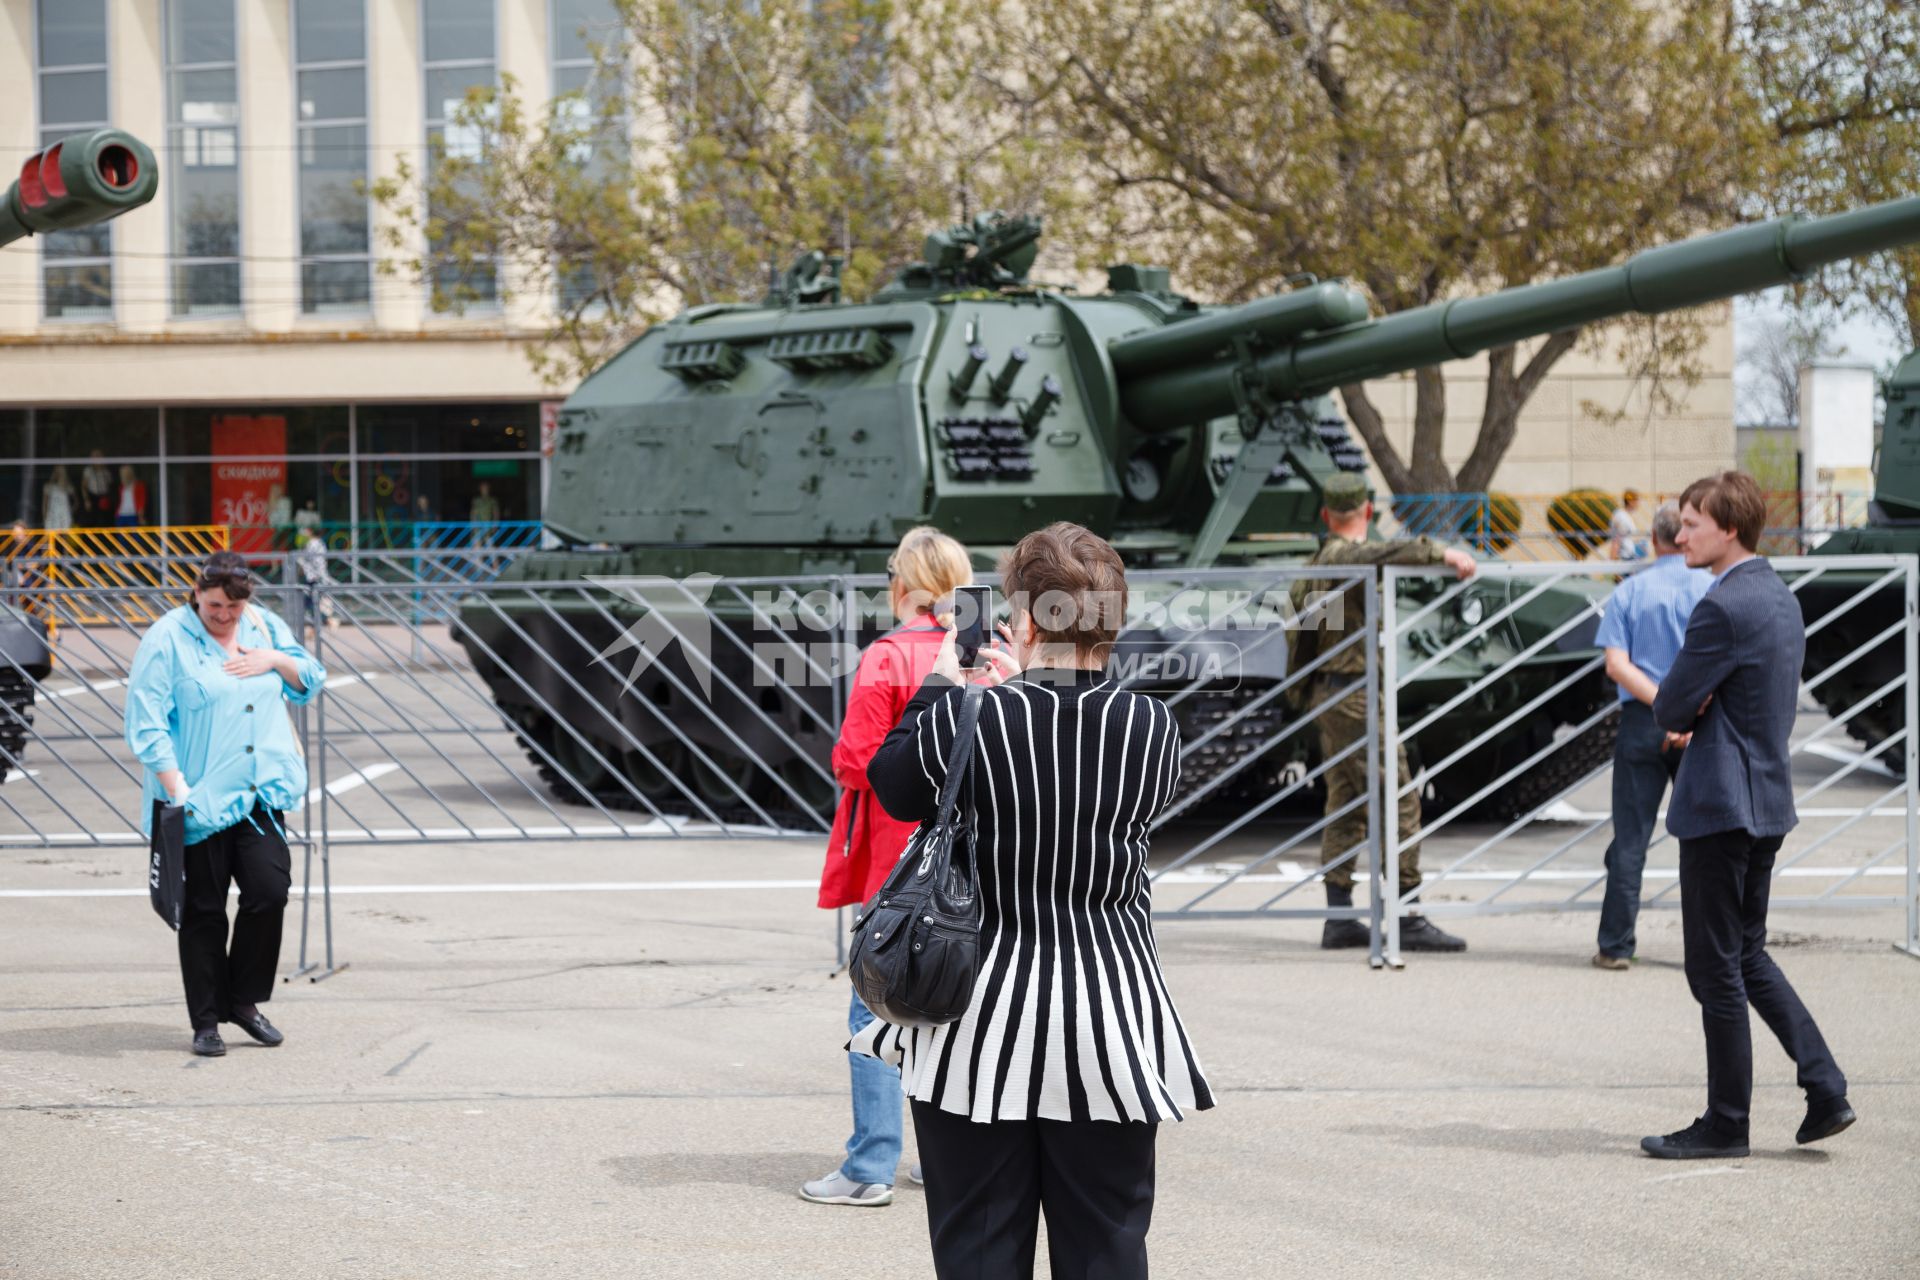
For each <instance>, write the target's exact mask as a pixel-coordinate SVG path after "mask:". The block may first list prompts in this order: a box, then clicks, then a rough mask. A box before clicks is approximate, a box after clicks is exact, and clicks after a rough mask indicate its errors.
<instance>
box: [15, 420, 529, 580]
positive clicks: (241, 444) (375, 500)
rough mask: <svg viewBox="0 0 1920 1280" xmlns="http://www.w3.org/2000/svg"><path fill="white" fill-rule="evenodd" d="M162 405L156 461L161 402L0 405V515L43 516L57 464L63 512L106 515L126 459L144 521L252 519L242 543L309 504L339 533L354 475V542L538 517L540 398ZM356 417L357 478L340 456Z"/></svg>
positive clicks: (263, 546)
mask: <svg viewBox="0 0 1920 1280" xmlns="http://www.w3.org/2000/svg"><path fill="white" fill-rule="evenodd" d="M164 412H165V421H166V452H165V459H164V466H163V460H162V457H161V449H160V422H161V413H162V411H161V410H160V409H157V408H62V409H37V410H24V409H5V410H0V523H5V522H11V521H12V520H13V519H15V518H26V519H27V520H28V521H29V523H30V524H31V525H32V527H36V528H38V527H41V522H42V521H43V520H44V519H45V513H44V511H43V508H44V507H45V505H46V502H45V499H44V497H43V491H44V489H45V487H46V485H47V483H48V482H49V481H50V480H51V479H52V477H53V472H54V468H56V467H63V468H64V469H65V472H66V480H67V483H68V486H69V487H70V489H71V491H72V497H71V502H70V504H69V514H70V515H71V516H72V523H73V524H74V525H77V526H82V527H85V526H88V525H90V524H96V525H97V524H103V523H104V524H109V525H111V524H113V523H114V522H115V517H116V516H117V515H118V514H119V507H120V505H121V504H120V490H121V477H120V467H121V466H122V465H123V464H124V465H131V466H132V467H133V469H134V479H135V480H136V481H137V482H138V483H139V485H140V486H141V488H142V489H143V491H144V497H145V503H144V507H143V508H141V509H140V511H139V512H138V514H139V515H140V517H141V519H142V520H143V521H144V522H145V523H147V524H150V525H151V524H159V523H160V522H161V521H162V520H163V519H164V520H165V521H166V522H167V523H169V524H173V525H207V524H224V525H228V526H230V527H233V528H236V529H240V528H247V529H253V530H256V531H257V532H255V533H253V534H249V535H248V540H247V541H246V544H245V545H246V547H248V548H256V549H259V550H263V551H264V550H269V549H275V548H278V547H280V546H282V545H283V544H284V543H286V542H288V541H290V540H291V530H292V528H294V527H296V526H297V525H298V524H299V523H301V521H300V520H299V519H298V516H299V513H300V512H301V511H302V510H303V509H306V508H307V507H308V504H309V503H311V504H312V509H313V511H314V512H316V513H317V516H318V519H319V520H320V521H321V522H322V523H323V524H324V525H325V526H326V530H325V532H326V534H327V537H328V539H329V541H330V542H332V543H334V544H335V545H340V546H344V545H347V539H348V537H349V536H350V528H349V527H350V526H353V525H354V521H355V515H356V503H355V492H354V490H355V487H356V486H355V481H356V479H357V481H358V484H357V488H358V503H357V513H358V523H357V526H355V527H354V528H353V530H352V531H351V532H353V533H357V540H358V542H359V544H360V545H362V546H367V547H375V546H396V547H406V546H413V545H415V543H414V541H413V540H412V533H411V526H412V525H413V523H414V522H416V521H421V520H429V521H433V522H452V523H466V522H468V521H471V520H473V519H475V518H476V516H477V517H479V518H480V519H488V518H491V519H494V520H501V521H518V520H538V519H539V518H540V456H539V453H538V451H537V449H536V447H535V441H536V440H537V439H538V436H539V406H538V405H537V404H463V405H444V404H442V405H364V406H359V407H358V408H357V409H350V408H349V407H348V406H346V405H293V406H286V405H282V406H264V407H263V406H252V405H245V406H231V405H229V406H216V407H207V406H196V407H180V406H170V407H168V408H167V409H166V410H165V411H164ZM356 416H357V417H358V421H359V430H360V441H359V443H360V449H359V452H360V454H361V461H360V469H359V474H358V476H357V477H356V476H355V474H354V467H353V463H352V461H351V460H350V455H351V453H352V451H353V450H352V447H351V446H352V438H353V432H352V429H351V426H350V424H351V423H352V422H353V421H354V418H355V417H356ZM162 497H164V498H165V503H164V506H163V504H162V501H161V500H162ZM422 499H424V500H425V505H424V507H423V506H422V505H421V501H422ZM276 530H277V531H278V532H275V531H276ZM243 549H245V548H243Z"/></svg>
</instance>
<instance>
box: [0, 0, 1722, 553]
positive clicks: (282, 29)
mask: <svg viewBox="0 0 1920 1280" xmlns="http://www.w3.org/2000/svg"><path fill="white" fill-rule="evenodd" d="M612 16H613V0H0V84H10V85H19V86H30V87H31V92H30V94H23V95H21V100H22V101H28V102H30V104H31V109H30V110H19V111H15V112H12V113H8V114H3V115H0V160H5V161H7V163H6V165H5V170H14V169H17V167H18V164H19V162H20V161H23V160H24V159H25V157H26V156H27V155H28V154H30V153H31V152H33V151H35V150H36V149H38V148H39V147H41V146H42V145H46V144H48V143H50V142H52V141H56V140H58V139H59V138H61V137H64V136H67V135H69V134H72V133H75V132H79V131H82V130H85V129H89V128H95V127H99V126H101V125H103V124H113V125H117V126H119V127H122V128H126V129H129V130H131V131H132V132H134V133H136V134H137V135H139V136H140V137H141V138H143V139H144V140H145V141H147V142H148V143H149V145H151V146H152V147H153V148H154V151H155V153H156V155H157V157H158V158H159V160H160V163H161V165H162V168H163V172H162V174H161V186H160V193H159V195H158V197H156V199H155V200H154V202H153V203H152V204H151V205H150V206H148V207H146V208H143V209H140V210H136V211H135V212H133V213H132V214H129V215H128V216H126V217H124V218H121V219H119V220H117V221H115V222H113V223H111V224H108V225H104V226H100V227H96V228H92V229H89V230H86V231H82V232H73V233H63V234H56V235H49V236H43V237H36V238H34V239H32V240H29V241H25V242H22V243H19V244H16V245H13V246H11V247H8V248H5V249H0V520H10V519H13V518H15V517H16V516H18V517H20V518H24V519H25V520H26V521H27V522H28V523H29V524H30V525H35V526H40V525H46V524H49V523H57V519H58V518H71V519H73V520H74V521H75V522H76V523H80V522H85V521H105V522H107V523H112V522H114V521H116V520H121V519H123V518H124V515H125V507H126V506H127V505H128V503H129V502H130V501H131V502H133V504H134V505H135V506H137V507H138V510H137V512H135V518H136V519H138V520H139V521H142V522H144V523H148V524H158V523H168V524H173V525H194V524H240V525H246V524H266V523H270V522H271V523H279V521H278V520H277V519H275V517H274V511H275V508H276V507H279V509H280V510H281V512H282V513H283V514H284V512H285V511H286V510H288V509H290V510H291V511H294V512H298V511H300V510H301V509H303V508H306V507H308V506H309V504H311V505H312V507H313V509H315V510H316V511H317V512H318V514H319V517H320V518H321V519H322V520H323V521H325V522H326V523H327V524H328V525H330V526H333V527H335V528H336V529H340V530H345V531H346V532H347V536H349V537H358V536H359V531H366V530H372V531H374V533H375V535H377V534H378V531H380V530H381V529H384V528H390V527H392V526H395V525H399V524H403V523H406V522H409V521H413V520H418V519H421V518H423V517H425V518H431V519H434V520H461V519H466V518H468V517H469V515H471V514H472V513H473V512H474V511H475V510H476V509H477V508H476V507H475V502H476V499H481V500H483V501H484V499H488V498H490V499H492V501H493V503H494V506H492V507H490V508H486V509H488V510H492V511H493V512H494V513H495V514H496V515H497V517H498V518H500V519H507V520H513V519H525V520H537V519H539V518H540V516H541V514H542V511H541V494H542V491H543V486H542V482H541V470H542V465H543V464H542V453H541V448H540V445H541V438H542V436H541V423H542V418H543V413H548V412H550V406H551V404H552V403H553V402H555V401H557V400H558V399H559V398H560V397H561V395H562V394H563V393H564V389H554V388H551V387H547V386H543V385H542V384H541V382H540V381H539V379H538V378H537V377H536V375H535V374H534V372H533V371H532V368H531V366H530V365H529V363H528V361H527V360H526V358H525V355H524V345H525V342H526V341H527V339H528V338H529V336H530V335H532V334H535V333H538V332H540V331H542V330H543V329H544V328H545V327H546V324H547V320H548V315H549V308H548V306H547V303H546V301H545V300H544V299H542V298H540V297H538V296H534V293H533V291H527V290H514V289H512V288H510V287H509V288H507V289H505V290H504V291H503V290H500V289H498V288H497V287H496V286H497V285H498V284H499V283H500V282H498V281H495V280H493V279H492V278H491V277H490V276H487V275H485V274H484V273H483V275H482V277H481V278H480V279H478V280H469V281H467V282H466V283H467V284H468V285H470V286H474V287H476V288H477V290H478V292H479V293H480V294H481V301H480V302H479V303H478V304H477V305H473V306H470V307H468V308H467V310H466V311H465V313H464V314H462V315H460V316H450V315H440V314H434V313H433V312H432V311H431V310H430V308H429V306H428V290H427V288H426V287H425V286H424V285H423V284H422V283H421V282H419V281H416V280H414V279H412V278H411V277H410V276H408V275H407V274H405V273H400V274H395V273H391V272H383V271H382V270H381V269H380V260H381V259H382V258H391V259H404V258H406V257H408V256H411V254H417V253H418V252H419V250H420V249H421V248H423V245H422V243H421V241H420V238H419V237H420V235H421V234H423V233H421V232H420V231H419V230H418V229H417V228H415V227H410V226H408V225H406V224H404V223H400V222H392V223H389V222H387V221H385V219H386V218H387V217H388V215H386V214H385V213H384V212H383V211H382V210H381V209H380V208H379V207H378V206H377V205H376V204H374V203H373V202H371V201H369V200H368V199H367V197H366V196H365V194H364V184H365V183H366V182H367V181H370V180H373V179H377V178H378V177H380V176H383V175H389V174H392V173H393V172H394V170H395V167H396V165H397V164H398V162H399V161H400V160H401V159H403V158H404V159H407V160H408V161H410V162H411V163H412V165H413V167H414V169H415V170H416V171H418V170H420V169H422V168H423V167H424V165H425V163H426V157H427V144H428V139H429V138H430V137H433V136H436V135H441V136H445V133H446V129H447V121H448V119H449V117H450V116H451V115H452V112H453V110H454V107H455V106H456V105H457V104H458V103H459V102H460V100H461V99H462V98H463V97H464V95H465V93H466V91H467V89H468V88H469V87H470V86H472V85H476V84H489V83H494V82H496V81H498V80H499V78H500V77H502V76H511V77H512V78H513V79H514V81H515V82H516V83H517V84H518V86H519V87H520V89H521V91H522V93H523V94H524V95H525V96H526V97H527V98H528V99H529V100H541V99H544V98H547V97H549V96H551V95H553V94H554V93H557V92H561V91H564V90H568V89H573V88H578V87H581V86H582V85H583V84H584V83H585V78H586V76H587V75H588V74H589V71H590V69H591V56H590V48H589V43H590V41H591V40H592V38H593V37H594V35H595V34H596V32H597V31H602V30H605V29H606V24H609V23H610V22H611V21H612ZM447 141H448V143H449V145H458V139H457V138H454V137H450V136H449V137H448V138H447ZM0 171H4V170H0ZM395 239H397V241H398V244H399V245H400V249H399V250H398V251H395V250H394V249H391V248H389V247H388V246H389V244H390V243H391V242H392V241H393V240H395ZM1177 265H1178V264H1175V266H1176V268H1177ZM1176 274H1177V271H1176ZM564 278H565V276H564V274H563V279H564ZM505 283H507V284H508V285H511V283H512V282H511V281H507V282H505ZM563 287H564V286H563ZM503 298H504V300H503ZM1714 315H1715V317H1716V318H1715V319H1714V321H1713V324H1712V326H1711V336H1710V338H1709V342H1708V346H1707V349H1706V352H1705V354H1704V359H1703V361H1702V364H1703V366H1704V368H1705V370H1706V377H1705V378H1704V379H1703V380H1702V381H1701V382H1700V383H1699V384H1697V385H1696V386H1695V387H1694V388H1693V389H1692V391H1691V392H1690V394H1689V395H1688V396H1687V398H1686V402H1685V405H1684V406H1683V408H1682V409H1681V410H1680V411H1679V412H1678V413H1662V414H1659V415H1653V414H1650V413H1648V412H1646V411H1645V408H1644V395H1645V390H1644V388H1643V387H1640V386H1639V385H1638V384H1636V383H1635V382H1634V380H1633V379H1631V378H1630V377H1628V375H1627V372H1626V370H1625V368H1624V367H1623V366H1622V365H1620V364H1619V363H1618V362H1617V361H1609V360H1608V359H1607V358H1605V357H1603V356H1594V355H1590V354H1586V353H1575V354H1573V355H1570V356H1568V357H1567V358H1566V359H1565V360H1564V361H1562V363H1561V365H1560V367H1559V369H1558V370H1557V371H1556V373H1555V374H1554V375H1553V376H1552V377H1551V378H1549V379H1548V380H1547V381H1546V382H1545V383H1544V384H1543V385H1542V386H1541V388H1540V389H1539V391H1538V392H1537V393H1536V395H1535V396H1534V397H1533V399H1532V400H1531V401H1530V403H1529V404H1528V405H1527V407H1526V410H1525V413H1524V414H1523V415H1522V418H1521V421H1520V428H1519V433H1518V437H1517V439H1516V441H1515V443H1514V446H1513V448H1512V449H1511V450H1510V452H1509V454H1508V456H1507V461H1506V463H1505V464H1504V465H1503V467H1502V468H1501V471H1500V473H1499V476H1498V478H1497V481H1496V487H1497V488H1500V489H1504V490H1507V491H1511V492H1513V493H1516V494H1527V495H1533V494H1551V493H1555V492H1559V491H1561V490H1564V489H1566V488H1570V487H1573V486H1575V485H1593V486H1598V487H1601V488H1606V489H1614V490H1617V489H1621V488H1627V487H1633V488H1638V489H1641V490H1644V491H1652V492H1666V491H1673V490H1676V489H1678V488H1679V487H1681V486H1682V485H1684V484H1685V483H1686V481H1687V480H1689V479H1691V478H1693V477H1694V476H1696V475H1698V474H1700V473H1702V472H1704V471H1707V470H1710V469H1712V468H1714V467H1718V466H1725V465H1728V464H1729V463H1730V462H1731V461H1732V459H1733V456H1734V434H1733V416H1732V367H1733V353H1732V341H1731V322H1730V309H1728V308H1720V309H1717V310H1716V311H1715V312H1714ZM1448 375H1449V384H1450V392H1449V404H1448V415H1447V421H1448V427H1447V453H1448V455H1449V459H1450V460H1451V461H1452V462H1454V463H1455V464H1456V465H1457V463H1458V462H1459V461H1460V460H1461V459H1463V458H1464V457H1465V455H1466V452H1467V451H1468V449H1469V448H1471V446H1472V442H1473V436H1474V431H1475V428H1476V427H1477V424H1478V414H1479V410H1480V397H1481V395H1483V394H1484V386H1485V373H1484V364H1483V363H1482V362H1479V361H1471V362H1462V363H1461V364H1459V365H1458V366H1457V367H1453V368H1450V369H1449V370H1448ZM1374 399H1375V402H1376V404H1377V405H1378V406H1379V407H1380V409H1381V411H1382V413H1383V414H1384V415H1385V418H1386V423H1387V428H1388V430H1389V432H1390V434H1391V435H1392V436H1393V437H1394V438H1395V440H1396V441H1397V443H1398V444H1399V446H1400V447H1401V449H1402V450H1403V451H1404V449H1405V447H1406V445H1407V442H1408V439H1409V437H1410V435H1411V422H1412V416H1413V382H1412V379H1411V378H1401V379H1390V380H1386V381H1384V382H1382V383H1380V384H1378V385H1377V386H1375V387H1374ZM1589 403H1591V404H1595V405H1598V406H1600V407H1602V408H1604V409H1609V410H1619V409H1624V410H1626V413H1625V414H1624V416H1621V417H1619V418H1617V420H1611V421H1607V422H1601V421H1596V420H1594V419H1593V418H1592V417H1590V416H1589V415H1588V414H1587V412H1586V411H1585V408H1584V406H1585V405H1586V404H1589ZM543 405H545V406H548V408H545V409H543ZM123 467H125V468H131V471H130V473H128V474H129V475H130V476H131V480H130V481H129V482H128V483H124V484H123V483H122V472H121V468H123ZM1375 481H1376V484H1378V483H1379V477H1378V475H1377V473H1376V476H1375ZM483 484H484V485H485V486H486V492H485V493H484V494H483V492H482V488H481V486H482V485H483ZM1382 487H1383V488H1384V486H1382ZM50 488H51V489H53V490H62V491H69V492H70V493H71V495H72V496H71V498H70V499H68V500H67V501H66V503H65V505H64V506H63V505H62V503H61V501H60V499H59V498H58V496H57V495H56V496H52V497H50V493H49V490H50ZM103 490H105V491H106V493H105V499H104V500H105V501H106V502H108V504H109V506H110V509H109V510H101V509H100V507H99V503H100V501H101V500H102V491H103ZM128 491H130V492H131V497H130V496H129V492H128ZM89 498H91V499H92V501H88V499H89ZM377 540H378V539H377V536H376V541H377Z"/></svg>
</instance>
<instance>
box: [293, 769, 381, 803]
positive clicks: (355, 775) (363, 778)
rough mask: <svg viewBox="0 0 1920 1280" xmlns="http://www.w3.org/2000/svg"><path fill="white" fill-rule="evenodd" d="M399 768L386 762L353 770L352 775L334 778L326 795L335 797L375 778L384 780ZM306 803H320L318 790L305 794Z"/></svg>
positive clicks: (328, 785) (315, 788)
mask: <svg viewBox="0 0 1920 1280" xmlns="http://www.w3.org/2000/svg"><path fill="white" fill-rule="evenodd" d="M399 768H400V766H399V765H397V764H395V763H394V762H393V761H391V760H388V761H385V762H384V763H381V764H370V765H368V766H367V767H366V768H364V769H355V770H354V771H353V772H352V773H349V774H348V775H347V776H345V777H344V778H335V779H333V780H332V781H330V782H328V783H327V794H328V795H330V796H337V795H339V794H340V793H341V792H343V791H351V790H353V789H354V788H355V787H361V786H365V785H366V784H367V783H369V782H372V781H373V780H374V779H375V778H384V777H386V776H387V775H388V774H390V773H393V772H396V771H397V770H398V769H399ZM307 803H308V804H319V803H320V788H318V787H314V788H313V789H312V790H310V791H308V792H307Z"/></svg>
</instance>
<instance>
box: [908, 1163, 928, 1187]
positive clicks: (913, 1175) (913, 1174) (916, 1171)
mask: <svg viewBox="0 0 1920 1280" xmlns="http://www.w3.org/2000/svg"><path fill="white" fill-rule="evenodd" d="M907 1181H908V1182H911V1183H912V1184H913V1185H914V1186H916V1187H924V1186H926V1185H927V1175H926V1174H924V1173H922V1172H920V1162H919V1161H918V1160H916V1161H914V1162H913V1166H912V1167H911V1168H909V1169H908V1170H907Z"/></svg>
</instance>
